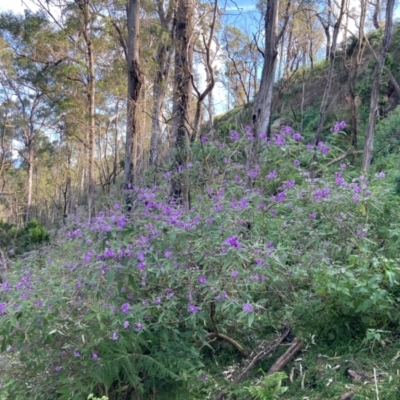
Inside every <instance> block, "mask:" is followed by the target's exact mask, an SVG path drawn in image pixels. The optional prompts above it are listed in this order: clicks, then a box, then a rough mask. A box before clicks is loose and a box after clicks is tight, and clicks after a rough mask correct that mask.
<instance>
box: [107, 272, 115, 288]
mask: <svg viewBox="0 0 400 400" xmlns="http://www.w3.org/2000/svg"><path fill="white" fill-rule="evenodd" d="M114 279H115V271H114V270H110V271H108V273H107V286H111V285H112V284H113V283H114Z"/></svg>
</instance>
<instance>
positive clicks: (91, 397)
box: [87, 393, 108, 400]
mask: <svg viewBox="0 0 400 400" xmlns="http://www.w3.org/2000/svg"><path fill="white" fill-rule="evenodd" d="M87 400H108V397H107V396H103V397H101V398H100V397H95V395H94V394H93V393H92V394H89V396H88V398H87Z"/></svg>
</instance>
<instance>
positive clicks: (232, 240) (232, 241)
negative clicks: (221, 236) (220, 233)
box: [224, 236, 242, 249]
mask: <svg viewBox="0 0 400 400" xmlns="http://www.w3.org/2000/svg"><path fill="white" fill-rule="evenodd" d="M224 244H226V245H227V246H230V247H233V248H235V249H239V248H241V247H242V245H241V243H240V242H239V238H238V237H237V236H231V237H229V238H228V239H226V240H225V241H224Z"/></svg>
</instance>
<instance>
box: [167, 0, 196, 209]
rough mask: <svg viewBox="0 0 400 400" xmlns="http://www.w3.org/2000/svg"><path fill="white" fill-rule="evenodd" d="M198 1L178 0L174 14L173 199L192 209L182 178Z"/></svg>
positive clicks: (185, 179) (185, 180)
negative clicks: (195, 14) (196, 2)
mask: <svg viewBox="0 0 400 400" xmlns="http://www.w3.org/2000/svg"><path fill="white" fill-rule="evenodd" d="M194 11H195V0H178V3H177V11H176V14H175V20H174V26H175V63H174V68H175V69H174V94H173V108H172V117H173V120H172V137H173V140H174V141H175V143H174V145H175V160H174V164H175V169H176V172H177V174H176V176H175V178H174V179H173V181H172V188H171V195H172V197H173V198H175V199H176V201H178V202H181V203H182V204H183V205H184V206H185V207H189V186H188V178H187V175H186V173H183V174H181V172H182V170H183V169H184V168H185V166H186V163H187V159H188V146H189V138H190V134H191V123H190V121H191V116H190V107H191V103H192V81H191V80H192V74H191V71H192V62H193V45H194V44H193V30H194Z"/></svg>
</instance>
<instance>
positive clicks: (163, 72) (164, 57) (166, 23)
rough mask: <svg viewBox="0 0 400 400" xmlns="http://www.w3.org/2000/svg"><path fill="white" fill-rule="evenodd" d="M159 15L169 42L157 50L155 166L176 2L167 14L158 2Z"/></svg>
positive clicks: (172, 0)
mask: <svg viewBox="0 0 400 400" xmlns="http://www.w3.org/2000/svg"><path fill="white" fill-rule="evenodd" d="M157 6H158V14H159V17H160V22H161V27H162V28H163V30H164V32H167V33H168V36H169V38H168V42H165V40H166V39H164V38H161V42H160V44H159V46H158V49H157V55H156V62H157V66H158V70H157V73H156V77H155V80H154V87H153V116H152V125H151V139H150V160H149V161H150V164H151V165H155V164H156V163H157V160H158V152H159V146H160V140H161V132H162V126H161V117H162V110H163V104H164V97H165V91H166V87H167V82H168V76H169V71H170V67H171V58H172V50H173V41H174V29H173V28H174V27H173V26H171V21H172V18H173V16H174V13H175V8H176V0H170V1H169V4H168V11H167V13H165V11H164V7H163V0H158V2H157Z"/></svg>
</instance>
